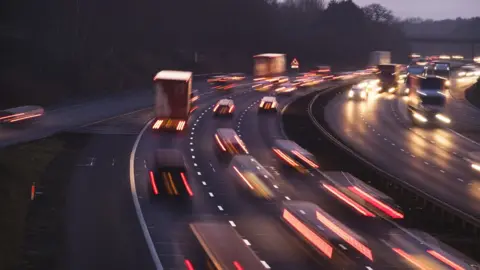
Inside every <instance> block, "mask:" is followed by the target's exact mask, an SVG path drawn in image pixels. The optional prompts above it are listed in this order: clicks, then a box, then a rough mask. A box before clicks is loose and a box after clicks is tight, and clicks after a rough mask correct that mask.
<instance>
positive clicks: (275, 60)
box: [253, 53, 286, 81]
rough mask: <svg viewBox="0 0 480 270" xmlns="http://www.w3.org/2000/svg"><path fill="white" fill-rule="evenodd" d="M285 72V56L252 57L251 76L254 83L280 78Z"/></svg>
mask: <svg viewBox="0 0 480 270" xmlns="http://www.w3.org/2000/svg"><path fill="white" fill-rule="evenodd" d="M285 71H286V60H285V54H281V53H264V54H257V55H255V56H253V75H254V76H255V80H256V81H264V80H269V79H272V78H276V77H279V76H282V75H283V74H284V73H285Z"/></svg>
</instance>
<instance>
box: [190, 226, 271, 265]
mask: <svg viewBox="0 0 480 270" xmlns="http://www.w3.org/2000/svg"><path fill="white" fill-rule="evenodd" d="M190 229H191V230H192V232H193V234H194V235H195V239H196V241H195V244H196V245H199V246H200V247H201V248H200V249H195V250H203V254H198V253H195V254H192V260H189V259H186V260H185V266H186V269H188V270H193V269H213V270H243V269H248V270H265V269H268V268H269V266H268V265H267V264H266V263H265V262H262V261H261V260H260V259H259V258H258V257H257V255H256V254H255V252H253V250H252V249H250V247H249V246H248V245H247V243H248V242H247V243H246V242H245V240H243V238H242V237H241V236H240V235H239V234H238V233H237V231H236V230H235V229H234V228H233V227H232V225H231V224H227V223H224V222H221V221H200V222H194V223H190ZM198 255H203V256H201V257H202V258H201V261H198V263H196V260H198V259H197V258H198Z"/></svg>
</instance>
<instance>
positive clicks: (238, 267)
mask: <svg viewBox="0 0 480 270" xmlns="http://www.w3.org/2000/svg"><path fill="white" fill-rule="evenodd" d="M233 265H234V266H235V269H237V270H243V267H242V265H241V264H240V263H239V262H237V261H234V262H233Z"/></svg>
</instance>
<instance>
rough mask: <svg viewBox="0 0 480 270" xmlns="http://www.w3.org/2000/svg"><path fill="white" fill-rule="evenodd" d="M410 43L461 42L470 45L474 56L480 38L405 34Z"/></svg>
mask: <svg viewBox="0 0 480 270" xmlns="http://www.w3.org/2000/svg"><path fill="white" fill-rule="evenodd" d="M407 40H408V41H409V42H410V43H417V44H462V45H470V46H471V52H472V56H473V57H475V56H476V54H475V50H476V47H477V45H480V38H447V37H429V36H421V37H420V36H407Z"/></svg>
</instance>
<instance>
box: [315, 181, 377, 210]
mask: <svg viewBox="0 0 480 270" xmlns="http://www.w3.org/2000/svg"><path fill="white" fill-rule="evenodd" d="M323 187H325V188H326V189H327V190H328V191H330V192H331V193H332V194H333V195H335V196H336V197H337V198H339V199H340V200H342V201H344V202H345V203H346V204H348V205H350V206H351V207H353V208H354V209H355V210H357V211H358V212H359V213H360V214H362V215H364V216H367V217H375V215H374V214H373V213H372V212H370V211H368V210H367V209H365V208H364V207H363V206H361V205H360V204H358V203H356V202H354V201H353V200H352V199H350V198H348V197H347V196H345V195H344V194H343V193H341V192H340V191H338V190H337V189H336V188H334V187H332V186H330V185H327V184H323Z"/></svg>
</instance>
